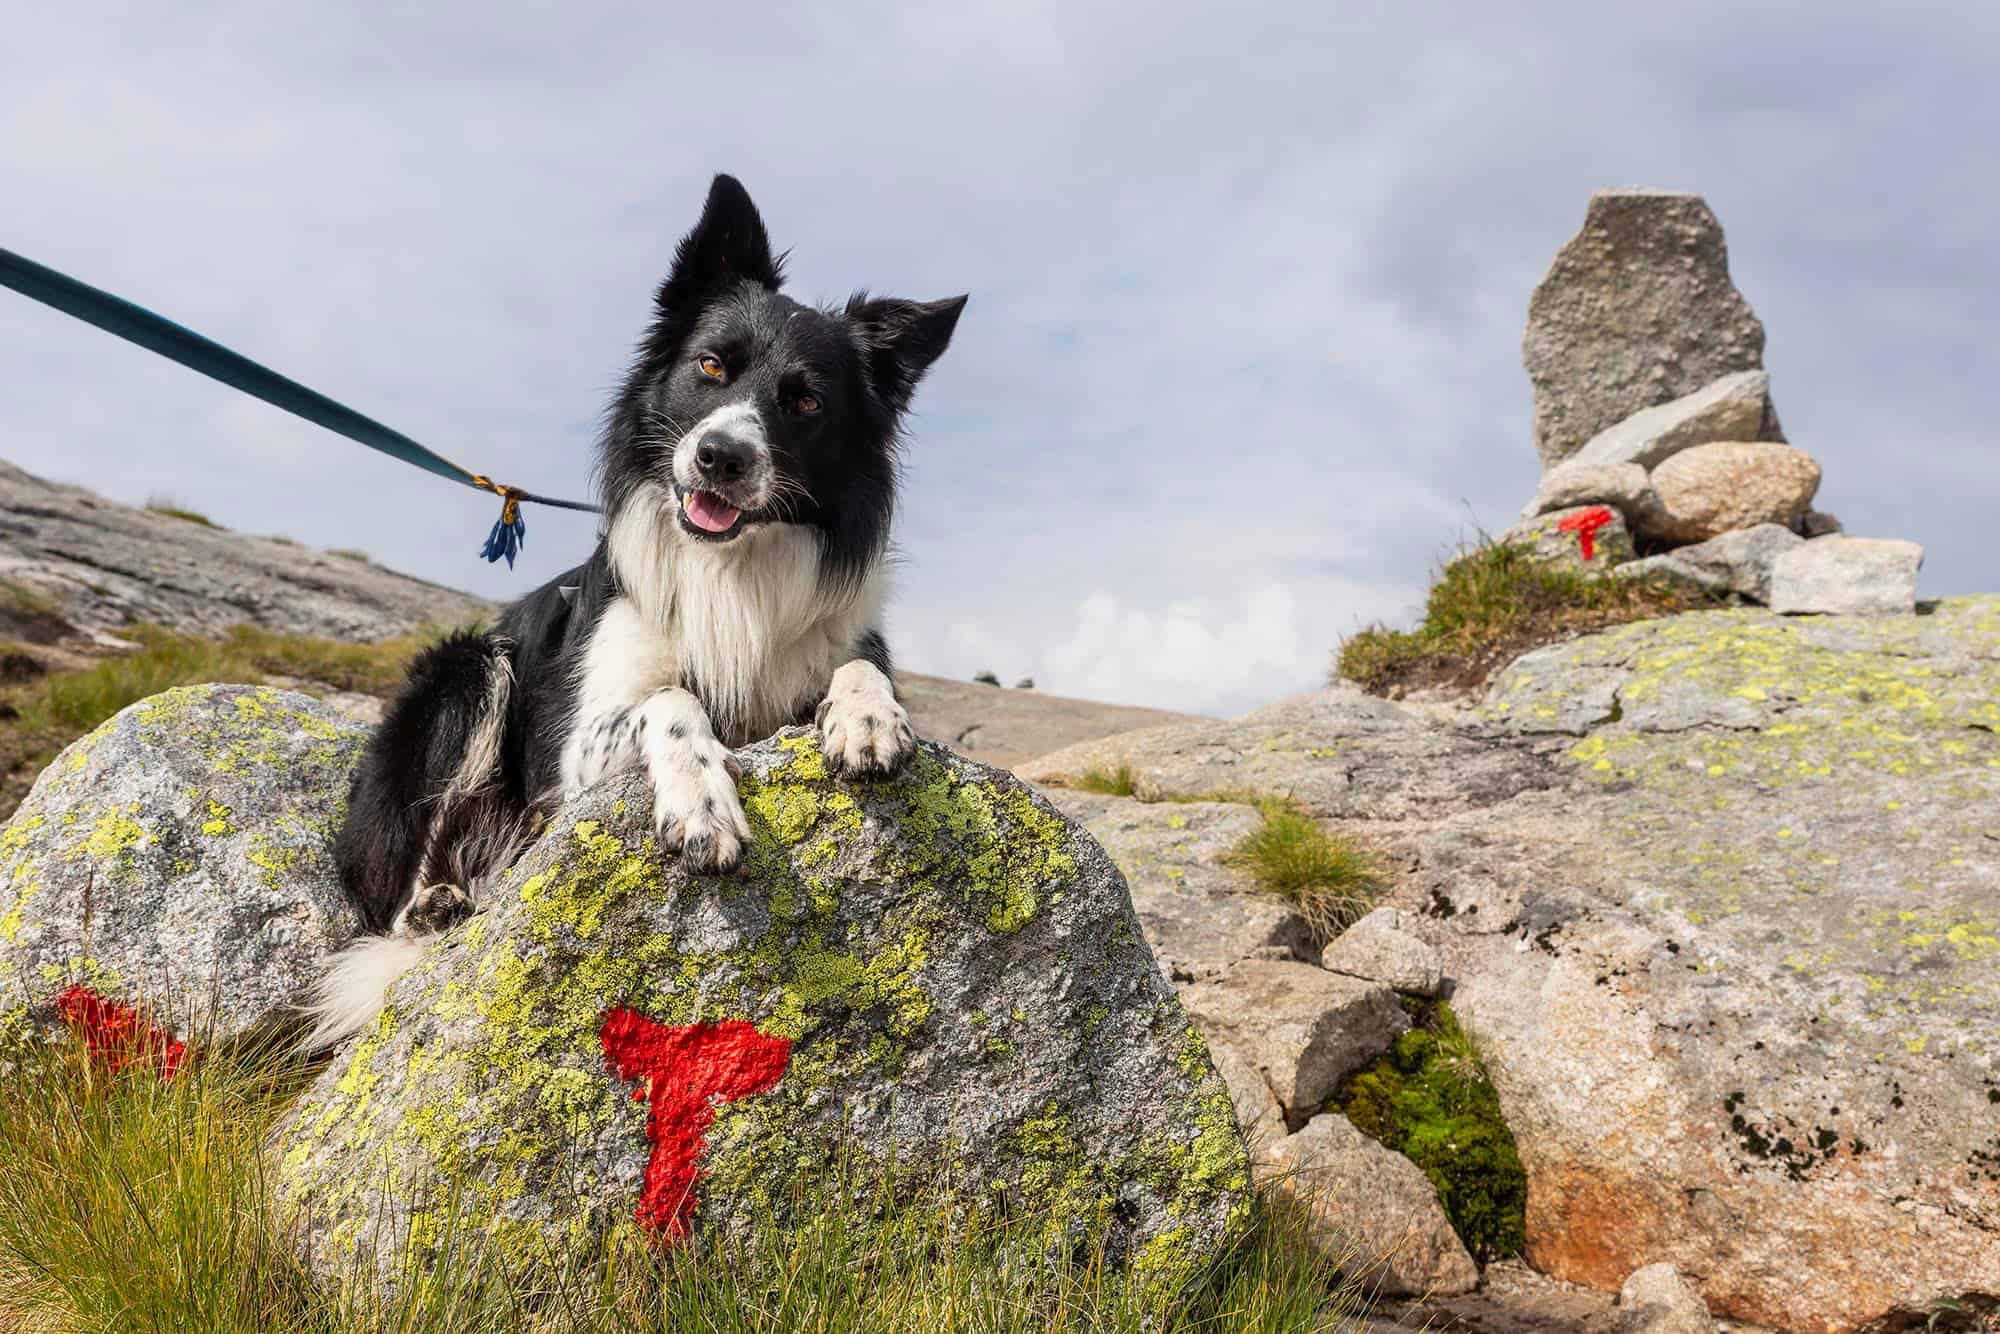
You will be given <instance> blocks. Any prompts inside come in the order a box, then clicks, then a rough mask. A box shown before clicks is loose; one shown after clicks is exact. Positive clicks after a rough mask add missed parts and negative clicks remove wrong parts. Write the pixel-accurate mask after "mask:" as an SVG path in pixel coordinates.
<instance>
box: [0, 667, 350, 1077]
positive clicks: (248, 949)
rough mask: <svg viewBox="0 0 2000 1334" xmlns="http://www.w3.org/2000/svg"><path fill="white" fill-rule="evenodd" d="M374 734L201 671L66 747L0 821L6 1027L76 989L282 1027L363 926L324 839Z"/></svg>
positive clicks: (76, 1001) (173, 1022) (207, 1031)
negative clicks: (210, 680) (331, 958)
mask: <svg viewBox="0 0 2000 1334" xmlns="http://www.w3.org/2000/svg"><path fill="white" fill-rule="evenodd" d="M366 738H367V733H366V732H365V731H364V730H363V729H361V728H359V727H356V726H355V725H354V724H352V723H350V722H348V721H347V720H345V719H344V718H342V717H341V716H340V715H339V714H338V713H336V712H334V711H333V710H332V709H331V708H329V707H328V706H326V705H324V704H322V703H320V702H319V701H318V700H314V699H311V698H308V697H306V696H304V695H295V694H288V693H286V692H283V691H278V690H273V689H270V688H268V687H263V686H189V687H184V688H181V689H177V690H170V691H167V692H166V693H165V694H161V695H156V696H154V697H153V698H151V699H148V700H144V701H141V702H140V703H137V704H134V705H132V706H131V707H130V708H128V709H126V710H125V711H124V712H122V713H120V714H118V715H117V716H116V717H114V718H112V719H111V720H110V721H108V722H106V723H105V724H104V725H103V726H101V727H99V728H98V729H97V730H96V731H94V732H92V733H91V734H90V735H89V736H86V737H84V738H83V739H82V740H80V741H77V742H75V743H74V744H72V745H71V746H70V747H69V748H68V749H67V750H65V751H63V753H62V754H61V755H60V756H58V757H57V758H56V760H55V762H54V763H53V764H51V765H50V766H49V767H48V769H47V770H46V771H45V772H44V773H43V774H42V776H41V778H40V779H39V780H38V781H37V782H36V784H35V787H34V790H33V791H31V792H30V793H29V794H28V797H27V799H26V800H25V801H24V802H22V804H21V807H20V809H19V810H18V811H17V812H16V813H15V815H14V817H13V818H12V819H11V820H9V821H8V822H7V826H6V829H5V830H4V832H0V1038H4V1037H6V1036H7V1035H8V1034H10V1033H11V1034H12V1035H13V1036H14V1037H15V1038H19V1037H20V1036H22V1034H23V1033H24V1032H25V1031H27V1030H29V1029H42V1030H47V1029H51V1028H54V1027H56V1026H58V1025H59V1022H60V1021H59V1014H60V1013H67V1014H68V1016H69V1017H70V1018H72V1019H74V1018H76V1016H77V1015H78V1013H80V1010H79V1005H85V1006H100V1007H101V1006H103V1005H118V1006H133V1005H143V1006H144V1007H145V1008H147V1009H148V1010H150V1011H152V1012H153V1014H154V1015H155V1016H156V1017H157V1019H158V1020H159V1022H161V1023H163V1024H166V1025H169V1026H171V1027H173V1028H175V1029H176V1030H178V1031H179V1032H181V1033H182V1035H183V1036H185V1035H187V1033H188V1032H189V1030H190V1029H192V1030H194V1031H198V1032H199V1033H200V1034H202V1035H203V1036H206V1037H211V1038H217V1039H222V1038H231V1037H235V1036H238V1035H241V1034H246V1033H251V1032H253V1031H258V1030H270V1031H272V1032H274V1033H275V1030H276V1028H277V1027H279V1026H282V1025H283V1024H284V1023H285V1022H286V1021H287V1020H288V1018H289V1016H290V1014H291V1008H290V1007H291V1006H292V1004H293V1003H294V1002H296V1001H297V1000H298V999H300V998H301V996H302V995H303V994H304V992H305V990H306V988H307V987H308V986H309V985H310V984H311V982H312V981H313V979H314V978H315V977H316V976H317V974H318V971H319V968H320V966H321V964H322V963H323V961H324V960H325V957H326V955H327V954H328V952H329V951H331V950H332V949H334V948H336V947H337V946H339V945H341V944H343V943H344V942H345V941H346V940H347V939H348V938H349V937H351V936H352V935H353V934H354V932H355V930H356V929H357V925H358V923H357V921H356V918H355V915H354V912H353V910H352V908H350V907H349V906H348V904H347V901H346V899H345V897H344V896H343V895H342V893H341V889H340V882H339V879H338V877H337V876H336V875H335V872H334V868H333V861H332V858H331V856H330V855H329V854H330V849H331V845H332V839H333V834H334V831H335V830H336V829H337V828H338V827H339V824H340V821H341V818H342V815H343V812H344V810H345V807H346V793H347V774H348V770H349V769H350V768H351V767H352V765H353V763H354V761H355V759H356V758H357V757H358V756H359V754H360V751H361V747H362V745H363V744H364V742H365V740H366ZM86 995H87V996H89V997H93V998H94V999H92V1000H88V1001H85V1000H84V998H85V997H86ZM65 996H68V997H69V998H70V1000H69V1004H67V1005H64V1004H62V1002H63V998H64V997H65Z"/></svg>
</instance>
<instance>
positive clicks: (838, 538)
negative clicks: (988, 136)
mask: <svg viewBox="0 0 2000 1334" xmlns="http://www.w3.org/2000/svg"><path fill="white" fill-rule="evenodd" d="M782 281H783V275H782V257H774V256H773V255H772V253H771V246H770V241H769V240H768V238H767V237H766V235H765V232H764V223H763V220H762V219H761V218H760V217H759V216H758V214H757V209H756V206H755V205H753V204H752V203H751V202H750V197H749V195H748V194H746V193H745V192H744V190H743V187H742V186H741V185H740V184H738V183H737V182H736V181H735V180H734V179H733V178H731V177H728V176H718V177H716V178H715V182H714V184H713V186H712V187H711V188H710V190H709V194H708V202H707V203H706V205H705V206H704V207H703V209H702V214H701V220H700V221H699V222H697V223H696V224H695V227H694V230H693V231H691V232H689V233H688V235H687V236H686V238H685V239H683V240H682V241H681V243H680V246H679V248H678V249H677V250H676V251H675V252H674V260H673V267H672V271H671V272H669V273H668V275H667V279H666V281H665V282H664V283H663V284H662V285H661V286H660V289H659V293H658V296H657V298H656V310H655V318H654V321H653V325H652V328H651V329H650V330H649V331H648V332H647V334H646V336H645V338H644V340H643V341H642V342H641V344H640V346H639V351H638V356H637V359H636V361H635V363H634V365H633V367H632V369H631V372H630V374H629V375H627V377H626V379H625V383H624V386H623V388H622V389H621V390H620V391H619V393H618V396H617V398H616V400H615V401H614V403H613V405H612V408H611V412H610V416H609V420H608V422H607V425H606V428H605V431H604V436H603V441H602V445H601V457H600V460H599V464H600V479H601V495H602V499H603V502H604V512H605V524H604V528H603V531H602V533H601V535H600V538H599V541H598V544H597V550H596V551H595V552H593V553H592V555H591V557H590V559H589V560H588V561H586V562H585V563H584V564H582V565H581V566H578V567H577V568H576V569H573V570H571V571H569V572H568V573H566V574H563V575H560V576H558V577H557V578H556V579H554V580H553V581H551V582H550V583H548V584H546V585H545V586H543V587H542V588H540V589H538V590H536V591H535V592H533V593H530V594H529V595H528V596H526V597H524V598H522V599H521V600H520V601H519V602H516V603H514V604H513V605H512V606H510V607H508V608H507V609H506V611H505V612H504V613H503V614H502V615H501V617H500V622H499V625H498V627H497V628H496V629H495V630H493V631H492V632H490V633H484V634H472V633H463V634H459V635H456V636H454V637H452V638H450V639H448V640H446V641H445V642H443V643H442V644H439V645H438V646H437V647H435V648H433V649H431V650H429V651H428V652H426V653H424V654H423V655H421V656H420V657H419V658H418V659H417V660H416V661H415V663H413V664H412V666H411V668H410V679H409V682H408V684H407V685H406V686H405V687H404V690H403V693H402V695H401V696H400V698H398V699H397V700H396V702H395V703H394V704H393V705H392V706H391V707H390V709H389V711H388V715H387V717H386V718H385V719H384V720H383V723H382V726H381V728H380V730H378V731H377V732H376V734H375V737H374V739H373V741H372V742H371V743H370V745H369V747H368V750H367V753H366V755H365V756H364V757H363V759H362V761H361V764H360V766H359V768H358V769H357V770H356V772H355V775H354V780H353V789H352V792H351V795H350V803H349V808H348V814H347V822H346V825H345V826H344V827H343V828H342V829H341V831H340V837H339V840H338V843H337V844H336V847H335V856H336V860H337V861H338V863H339V867H340V874H341V879H342V882H343V884H344V885H345V887H346V890H347V893H348V894H349V895H350V896H351V897H352V899H353V901H354V903H355V905H356V907H357V908H358V909H359V911H360V914H361V919H362V922H363V924H364V927H365V929H366V930H367V931H368V932H369V933H370V934H369V935H367V936H365V937H363V938H362V939H361V940H360V941H359V942H357V943H356V944H355V945H353V946H350V947H349V948H348V949H347V950H345V951H343V952H342V954H341V955H339V956H338V957H337V958H336V959H335V961H334V964H333V966H332V967H331V969H330V970H329V972H328V975H327V977H326V979H325V981H324V983H323V985H322V987H321V990H320V993H319V995H318V997H317V999H316V1002H315V1004H314V1007H313V1012H314V1018H315V1020H316V1025H315V1027H314V1029H313V1031H312V1033H311V1035H310V1036H309V1037H308V1038H307V1039H306V1040H305V1044H306V1045H307V1046H308V1047H325V1046H327V1045H328V1044H330V1043H332V1042H335V1041H337V1040H339V1039H340V1038H342V1037H344V1036H346V1035H348V1034H350V1033H353V1032H356V1031H358V1030H359V1029H361V1028H362V1027H364V1026H366V1024H367V1023H368V1022H369V1021H370V1020H371V1019H372V1018H373V1016H374V1015H375V1014H376V1012H377V1011H378V1010H379V1009H380V1008H381V1006H382V1003H383V993H384V992H385V990H386V989H387V987H388V986H389V984H390V983H392V982H393V981H394V980H395V979H396V977H397V976H399V975H400V974H401V973H402V972H403V971H404V970H405V969H407V968H408V967H409V966H410V965H411V964H412V963H413V962H415V960H416V957H417V955H418V953H419V952H420V950H421V948H422V943H423V940H424V938H425V937H426V936H429V935H432V934H435V933H436V932H438V931H441V930H443V929H445V928H446V927H448V926H450V925H452V924H453V923H455V922H457V921H459V920H461V919H462V918H464V917H466V916H468V915H469V914H471V913H472V912H473V911H475V909H476V908H477V907H478V906H479V905H480V901H481V895H482V893H483V891H484V889H485V887H486V886H487V885H488V884H489V883H490V882H491V881H492V880H493V879H494V877H495V876H496V875H497V874H498V873H499V872H502V871H504V870H505V869H506V867H507V866H508V864H509V863H510V862H511V861H512V860H513V858H514V856H515V854H516V853H517V852H518V851H519V849H520V848H521V846H522V845H523V843H524V842H525V841H526V839H527V838H528V837H529V836H530V834H531V832H532V830H533V829H534V828H535V827H536V825H537V823H538V821H539V819H540V818H541V817H542V816H544V815H545V814H546V813H547V811H548V810H549V809H550V807H551V806H553V805H554V804H555V803H556V802H559V801H561V800H563V799H565V798H568V797H570V796H573V795H575V794H577V793H579V792H581V791H583V790H584V789H586V788H588V787H590V786H591V785H592V784H594V783H596V782H597V781H598V780H600V779H602V778H604V777H605V776H606V775H608V774H612V773H615V772H618V771H620V770H624V769H629V768H643V769H644V770H645V772H646V774H647V776H648V777H649V778H650V779H651V781H652V787H653V817H654V822H655V824H656V826H657V828H658V830H659V834H660V840H661V842H662V844H663V845H664V846H665V847H666V848H667V849H668V850H670V851H677V852H678V853H679V854H680V857H681V859H682V861H683V862H684V863H685V864H686V865H687V866H688V868H689V869H691V870H696V871H726V870H729V869H731V868H733V867H735V866H736V865H737V863H738V861H739V860H740V859H741V857H742V855H743V845H744V843H745V842H746V841H747V840H748V839H749V837H750V829H749V825H748V824H747V823H746V822H745V820H744V818H743V808H742V805H741V804H740V803H739V801H738V799H737V794H736V778H737V766H736V761H735V759H734V758H733V757H732V755H731V754H730V747H732V746H741V745H743V744H745V743H747V742H750V741H755V740H758V739H760V738H762V737H765V736H768V735H770V734H771V733H772V732H774V731H776V730H777V729H778V728H780V727H784V726H787V725H789V724H794V723H804V722H807V721H814V722H816V725H817V727H818V729H819V735H820V745H821V749H822V750H823V751H824V752H825V754H826V758H827V762H828V765H829V767H830V768H831V769H832V770H833V771H834V772H836V773H842V774H852V775H858V776H874V775H882V774H887V773H891V772H893V771H894V770H895V769H896V768H897V767H898V766H899V765H900V764H901V763H902V762H903V760H904V758H905V757H906V756H907V755H908V754H909V752H910V749H911V746H912V743H913V740H914V738H913V736H912V733H911V730H910V723H909V718H908V716H907V715H906V714H905V713H904V711H903V708H902V706H901V705H900V704H899V703H898V702H897V700H896V695H895V691H894V688H893V687H892V685H891V683H890V679H889V652H888V648H887V646H886V645H885V644H884V643H883V641H882V636H881V634H880V632H879V630H878V628H877V622H878V617H879V616H880V613H881V607H882V598H883V591H884V568H883V567H884V559H885V555H886V551H887V547H888V541H889V521H890V516H891V515H892V513H893V512H894V509H895V500H896V472H897V468H896V462H897V444H898V439H899V425H900V422H901V419H902V416H903V413H904V410H905V409H907V408H908V407H909V404H910V397H911V394H912V393H913V392H914V391H915V389H916V387H917V382H918V380H920V379H921V378H922V377H923V374H924V372H925V370H926V369H928V368H929V366H930V365H931V363H932V362H934V361H936V360H937V358H938V356H939V355H940V354H941V353H943V351H944V350H945V345H946V344H947V343H948V342H950V340H951V335H952V330H953V328H954V327H955V326H956V325H957V323H958V316H959V312H960V310H962V309H963V308H964V305H965V298H964V297H962V296H961V297H953V298H951V299H950V300H945V301H933V302H915V301H896V300H871V299H869V298H868V297H867V296H866V294H859V295H856V296H855V297H853V298H851V299H850V300H849V301H848V302H847V304H846V306H845V308H844V309H832V308H828V309H815V308H813V307H811V306H803V305H800V304H799V303H798V302H796V301H793V300H791V299H790V298H789V297H786V296H784V295H782V294H780V292H779V287H780V285H781V283H782Z"/></svg>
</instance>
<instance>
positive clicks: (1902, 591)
mask: <svg viewBox="0 0 2000 1334" xmlns="http://www.w3.org/2000/svg"><path fill="white" fill-rule="evenodd" d="M1521 350H1522V359H1523V361H1524V362H1525V364H1526V366H1527V370H1528V378H1529V379H1530V380H1531V381H1532V382H1533V384H1534V391H1535V422H1534V434H1535V451H1536V453H1538V454H1539V455H1540V456H1541V462H1542V479H1541V485H1540V487H1539V489H1538V490H1537V491H1536V493H1535V498H1534V499H1533V500H1531V501H1530V502H1529V503H1528V505H1527V507H1526V508H1525V509H1524V510H1523V511H1522V513H1521V522H1520V523H1518V524H1516V525H1515V526H1514V527H1513V528H1511V529H1509V530H1508V531H1507V532H1506V533H1504V534H1503V535H1502V536H1501V541H1503V542H1510V543H1518V544H1521V545H1525V546H1529V547H1531V548H1532V549H1533V550H1534V551H1535V553H1536V555H1537V556H1538V558H1541V559H1544V560H1548V561H1551V562H1557V563H1562V564H1566V565H1570V566H1572V567H1575V568H1580V569H1583V570H1586V571H1589V572H1600V571H1601V572H1604V573H1608V574H1609V575H1611V576H1612V577H1617V578H1630V577H1637V576H1652V577H1664V578H1669V579H1674V580H1678V581H1681V582H1684V583H1687V584H1691V585H1694V586H1695V587H1698V588H1701V589H1704V590H1706V591H1709V592H1712V593H1715V594H1717V595H1719V596H1726V597H1731V598H1736V599H1741V600H1743V601H1746V602H1751V603H1756V604H1759V605H1762V606H1768V607H1770V608H1771V609H1772V610H1773V611H1778V612H1797V613H1808V612H1819V613H1841V614H1850V615H1852V614H1868V613H1873V614H1883V613H1898V612H1900V613H1904V614H1907V613H1909V612H1912V611H1913V610H1915V606H1916V596H1917V570H1918V568H1919V567H1920V566H1921V565H1922V564H1923V556H1924V553H1923V548H1922V547H1921V546H1919V545H1917V544H1916V543H1914V542H1904V541H1892V540H1883V539H1876V538H1861V537H1850V536H1847V535H1846V534H1845V533H1843V532H1842V530H1841V525H1840V521H1839V520H1838V519H1835V518H1834V517H1833V516H1832V515H1831V514H1827V513H1824V512H1822V511H1820V510H1817V509H1814V508H1813V499H1814V497H1815V495H1816V494H1817V493H1818V490H1819V483H1820V465H1819V463H1818V462H1817V461H1815V460H1814V459H1813V457H1812V456H1811V455H1810V454H1808V453H1806V452H1805V451H1804V450H1802V449H1799V448H1798V447H1796V446H1794V445H1792V444H1790V443H1788V442H1787V441H1786V439H1785V433H1784V430H1783V428H1782V427H1781V426H1780V425H1779V423H1778V413H1777V409H1776V408H1775V407H1774V406H1773V405H1772V401H1771V377H1770V375H1769V374H1768V373H1767V372H1766V371H1765V370H1764V368H1763V367H1764V326H1763V324H1762V323H1761V322H1760V321H1759V320H1758V319H1757V316H1756V313H1755V312H1753V311H1752V310H1751V309H1750V305H1749V303H1748V302H1747V301H1745V300H1744V299H1743V296H1742V294H1741V293H1740V292H1738V291H1737V290H1736V287H1735V285H1734V284H1733V283H1732V282H1731V281H1730V279H1729V252H1728V248H1727V246H1726V245H1725V244H1724V242H1723V237H1722V225H1721V224H1720V223H1719V222H1717V221H1716V218H1715V214H1714V213H1713V212H1712V211H1711V210H1710V209H1709V207H1708V204H1707V203H1706V202H1705V201H1704V200H1703V199H1702V198H1701V196H1699V195H1692V194H1676V193H1671V192H1667V191H1657V190H1602V191H1599V192H1598V193H1597V194H1595V195H1592V196H1591V200H1590V208H1589V210H1588V212H1586V214H1585V215H1584V220H1583V228H1582V230H1580V231H1579V232H1577V234H1576V235H1575V236H1573V237H1571V238H1570V240H1569V242H1568V243H1567V244H1566V245H1564V246H1563V248H1562V249H1561V250H1559V251H1557V252H1556V257H1555V261H1554V263H1552V264H1551V265H1550V266H1549V271H1548V274H1547V275H1546V276H1545V277H1543V279H1542V281H1541V284H1540V285H1539V286H1538V287H1536V288H1535V294H1534V296H1533V297H1532V298H1531V299H1530V300H1529V302H1528V327H1527V332H1526V333H1525V334H1524V335H1523V337H1522V340H1521Z"/></svg>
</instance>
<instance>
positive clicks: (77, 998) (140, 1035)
mask: <svg viewBox="0 0 2000 1334" xmlns="http://www.w3.org/2000/svg"><path fill="white" fill-rule="evenodd" d="M56 1014H57V1015H58V1016H60V1017H61V1019H62V1021H63V1022H64V1023H66V1024H68V1025H69V1026H70V1028H71V1029H73V1030H74V1031H75V1032H76V1035H77V1036H78V1037H80V1038H82V1039H83V1045H84V1046H85V1047H86V1048H88V1049H89V1051H90V1054H91V1055H92V1056H95V1057H97V1058H98V1059H99V1060H101V1061H103V1062H104V1063H105V1064H106V1065H108V1066H110V1067H111V1070H112V1072H113V1073H116V1072H117V1071H120V1070H123V1069H124V1068H125V1067H126V1066H128V1065H136V1064H138V1063H140V1062H146V1063H149V1064H151V1065H152V1066H153V1067H154V1068H155V1069H157V1070H158V1071H159V1072H160V1078H161V1079H172V1078H173V1077H174V1076H175V1075H176V1074H178V1073H180V1068H181V1063H182V1062H184V1061H185V1060H187V1044H186V1043H185V1042H182V1041H181V1040H180V1039H178V1038H176V1037H174V1036H172V1035H171V1034H168V1033H164V1032H162V1031H160V1030H159V1029H157V1028H155V1027H153V1026H152V1025H151V1024H150V1023H147V1022H146V1017H145V1016H144V1015H142V1014H140V1013H139V1010H138V1007H137V1006H132V1005H120V1004H119V1003H118V1002H116V1001H109V1000H106V999H104V997H102V996H100V995H98V994H97V993H96V992H94V991H92V990H91V989H90V988H89V987H87V986H85V985H83V983H81V982H72V983H71V984H70V985H69V986H68V987H67V988H66V989H65V990H64V991H63V993H62V995H60V996H58V997H56Z"/></svg>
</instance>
